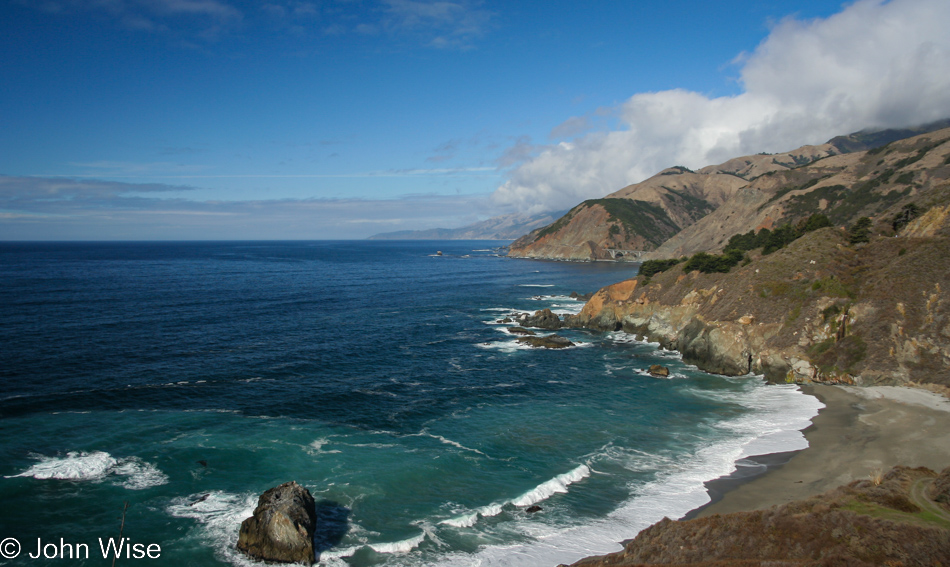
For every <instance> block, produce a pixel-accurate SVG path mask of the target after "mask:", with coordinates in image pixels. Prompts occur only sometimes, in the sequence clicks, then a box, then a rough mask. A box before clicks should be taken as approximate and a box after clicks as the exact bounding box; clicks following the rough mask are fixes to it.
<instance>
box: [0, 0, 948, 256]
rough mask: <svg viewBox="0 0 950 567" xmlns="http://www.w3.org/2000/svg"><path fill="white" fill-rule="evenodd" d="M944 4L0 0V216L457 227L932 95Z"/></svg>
mask: <svg viewBox="0 0 950 567" xmlns="http://www.w3.org/2000/svg"><path fill="white" fill-rule="evenodd" d="M944 4H950V3H946V2H945V1H943V0H941V1H937V0H892V1H890V2H881V1H865V2H858V3H854V4H841V3H839V2H827V1H805V2H753V1H740V0H733V1H729V2H718V3H712V2H686V1H671V2H639V1H626V2H587V3H578V2H551V1H547V2H505V3H501V2H487V1H486V2H468V1H462V0H458V1H447V2H428V1H414V0H382V1H370V0H367V1H361V0H322V1H318V0H313V1H310V0H269V1H262V2H249V1H243V0H0V73H2V76H3V88H2V89H0V239H5V240H39V239H84V240H100V239H102V240H110V239H206V238H210V239H233V238H277V239H298V238H299V239H314V238H316V239H320V238H363V237H366V236H369V235H371V234H374V233H377V232H384V231H391V230H402V229H407V228H409V229H413V228H432V227H437V226H441V227H451V226H460V225H462V224H466V223H469V222H474V221H476V220H481V219H484V218H487V217H488V216H493V215H496V214H502V213H510V212H540V211H543V210H554V209H562V208H566V207H569V206H571V205H572V204H576V203H577V202H579V201H580V200H582V199H584V198H590V197H598V196H602V195H604V194H606V193H609V192H611V191H614V190H617V189H619V188H621V187H623V186H624V185H626V184H629V183H632V182H635V181H639V180H642V179H643V178H645V177H647V176H649V175H651V174H653V173H655V172H656V171H658V170H659V169H661V168H662V167H666V166H668V165H673V164H674V163H683V164H685V165H689V166H702V165H707V164H709V163H715V162H716V161H717V160H718V161H723V160H725V159H727V158H728V157H732V156H735V155H742V154H743V153H753V152H754V151H782V150H787V149H792V148H793V147H797V146H799V145H802V144H804V143H821V142H824V141H826V140H827V139H828V138H830V137H831V136H833V135H835V134H839V133H847V132H850V131H853V130H857V129H860V128H863V127H866V126H891V125H903V124H904V123H909V122H922V121H926V120H929V119H935V118H941V117H946V116H950V95H948V94H946V93H947V92H948V91H950V89H947V88H946V87H947V86H948V81H950V65H948V61H950V55H948V54H950V45H948V40H947V38H946V37H944V36H946V35H948V34H946V33H945V30H946V29H950V11H948V9H947V8H946V7H945V6H943V5H944ZM867 42H870V46H867V45H863V44H864V43H867ZM911 71H913V73H911ZM869 92H873V93H876V94H873V96H872V95H871V94H868V93H869ZM799 115H802V116H806V115H807V117H808V119H805V120H803V119H801V117H800V116H799Z"/></svg>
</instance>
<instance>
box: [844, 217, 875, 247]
mask: <svg viewBox="0 0 950 567" xmlns="http://www.w3.org/2000/svg"><path fill="white" fill-rule="evenodd" d="M869 240H871V219H869V218H868V217H861V218H859V219H858V220H856V221H855V222H854V224H853V225H851V228H849V229H848V241H849V242H850V243H851V244H860V243H862V242H868V241H869Z"/></svg>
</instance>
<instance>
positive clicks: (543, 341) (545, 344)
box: [518, 335, 574, 348]
mask: <svg viewBox="0 0 950 567" xmlns="http://www.w3.org/2000/svg"><path fill="white" fill-rule="evenodd" d="M518 342H519V343H523V344H527V345H531V346H533V347H538V348H567V347H572V346H574V343H572V342H571V340H570V339H566V338H564V337H562V336H560V335H547V336H544V337H537V336H535V337H521V338H520V339H518Z"/></svg>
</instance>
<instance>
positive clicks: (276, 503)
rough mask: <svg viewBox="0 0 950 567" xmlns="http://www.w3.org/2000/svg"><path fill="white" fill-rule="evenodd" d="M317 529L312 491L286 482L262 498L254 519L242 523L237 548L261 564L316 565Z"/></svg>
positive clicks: (294, 483) (258, 503)
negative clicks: (265, 562) (315, 541)
mask: <svg viewBox="0 0 950 567" xmlns="http://www.w3.org/2000/svg"><path fill="white" fill-rule="evenodd" d="M315 527H316V510H315V505H314V501H313V496H311V495H310V491H309V490H307V489H306V488H304V487H302V486H300V485H299V484H297V483H296V482H294V481H291V482H287V483H284V484H281V485H280V486H276V487H274V488H271V489H270V490H268V491H267V492H265V493H264V494H262V495H261V497H260V498H259V499H258V501H257V508H255V509H254V515H253V516H251V517H250V518H248V519H246V520H244V522H242V523H241V531H240V533H239V534H238V542H237V548H238V549H239V550H240V551H243V552H244V553H246V554H247V555H248V556H249V557H252V558H254V559H259V560H262V561H273V562H277V563H305V564H307V565H310V564H312V563H314V562H315V561H316V556H315V553H314V548H313V532H314V529H315Z"/></svg>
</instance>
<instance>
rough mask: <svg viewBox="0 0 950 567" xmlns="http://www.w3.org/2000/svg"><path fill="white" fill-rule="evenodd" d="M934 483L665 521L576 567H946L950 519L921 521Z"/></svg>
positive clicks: (893, 480) (916, 476)
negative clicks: (926, 488)
mask: <svg viewBox="0 0 950 567" xmlns="http://www.w3.org/2000/svg"><path fill="white" fill-rule="evenodd" d="M935 476H936V473H934V472H933V471H931V470H929V469H925V468H918V469H910V468H907V467H895V468H894V469H893V470H891V471H890V472H889V473H887V474H886V475H884V476H883V477H882V478H880V479H877V480H875V481H871V480H862V481H856V482H852V483H851V484H849V485H847V486H843V487H840V488H837V489H835V490H832V491H829V492H827V493H825V494H823V495H819V496H814V497H812V498H809V499H807V500H803V501H799V502H792V503H790V504H786V505H784V506H779V507H773V508H770V509H768V510H756V511H752V512H737V513H733V514H726V515H714V516H710V517H707V518H699V519H695V520H689V521H672V520H669V519H666V518H664V519H663V520H662V521H660V522H658V523H656V524H654V525H652V526H650V527H649V528H647V529H645V530H643V531H642V532H640V534H639V535H637V537H636V538H635V539H633V540H631V541H630V542H628V543H627V544H626V545H625V546H624V550H623V551H621V552H618V553H612V554H610V555H605V556H602V557H590V558H587V559H583V560H581V561H579V562H577V563H575V564H574V567H607V566H610V567H632V566H634V565H638V566H639V565H667V566H673V565H676V566H680V565H683V566H685V565H690V566H692V567H713V566H716V567H725V566H727V565H729V566H732V565H749V566H752V565H756V566H761V565H773V566H782V567H793V566H795V567H797V566H805V565H808V566H829V567H830V566H838V565H842V566H843V565H848V566H853V567H872V566H879V565H905V566H910V565H920V566H925V565H926V566H930V565H945V564H946V560H947V558H948V557H950V530H947V529H946V525H947V524H948V517H950V514H946V515H939V513H932V515H931V516H929V517H926V516H923V515H922V514H919V513H920V512H921V510H922V509H928V510H930V511H932V510H933V502H931V501H929V500H928V499H927V498H926V497H924V496H922V494H921V493H920V492H919V491H917V490H915V488H914V487H915V486H918V485H919V484H921V483H926V482H928V481H930V479H932V478H933V477H935Z"/></svg>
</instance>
